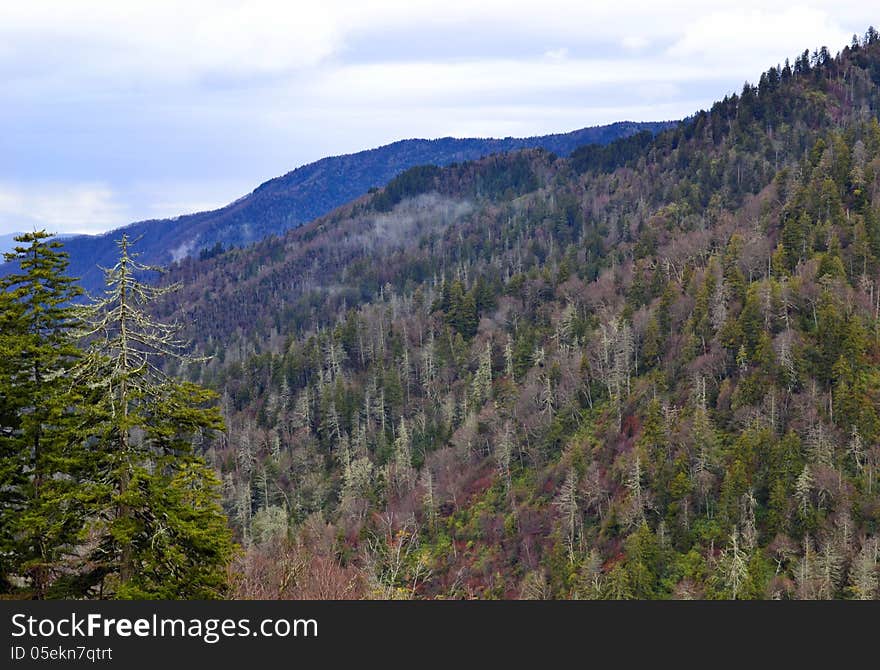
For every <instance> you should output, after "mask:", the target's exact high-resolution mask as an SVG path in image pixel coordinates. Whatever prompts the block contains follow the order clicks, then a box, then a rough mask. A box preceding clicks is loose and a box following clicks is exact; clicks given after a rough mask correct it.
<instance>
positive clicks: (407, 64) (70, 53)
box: [0, 0, 875, 232]
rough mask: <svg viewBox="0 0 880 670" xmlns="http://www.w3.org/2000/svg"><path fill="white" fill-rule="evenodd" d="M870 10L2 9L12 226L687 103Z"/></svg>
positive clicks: (270, 5)
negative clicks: (334, 158) (335, 161)
mask: <svg viewBox="0 0 880 670" xmlns="http://www.w3.org/2000/svg"><path fill="white" fill-rule="evenodd" d="M874 12H875V8H874V7H872V6H870V5H869V4H868V3H864V2H860V1H856V0H842V1H841V2H837V3H835V5H834V8H833V10H830V9H828V5H827V3H823V2H819V1H818V0H800V1H797V0H796V4H793V5H786V6H780V7H773V6H772V5H768V4H767V3H766V2H762V1H760V0H740V1H739V2H737V4H736V5H735V6H725V7H724V8H720V6H719V5H717V4H716V5H711V4H710V5H707V4H706V3H705V2H704V1H703V0H677V1H676V2H669V3H656V2H653V1H648V0H631V1H626V0H591V1H590V2H583V0H544V2H541V3H539V4H536V3H534V1H533V0H482V1H481V2H479V3H474V2H473V0H444V2H442V3H438V2H436V1H429V0H371V1H370V2H363V1H362V0H321V2H311V3H306V2H290V0H189V1H188V2H179V1H177V0H149V1H147V0H126V2H106V0H77V2H70V0H39V1H37V2H17V3H13V2H2V3H0V77H2V79H3V83H4V84H3V87H2V89H0V126H2V127H3V128H4V132H3V133H2V134H0V232H2V231H3V230H17V229H21V228H22V227H30V226H31V225H32V224H33V225H40V226H42V225H45V226H48V227H56V228H58V229H59V230H63V231H65V232H66V231H69V230H75V229H77V230H99V229H102V228H105V227H112V226H118V225H122V224H124V223H127V222H129V221H132V220H139V219H144V218H153V217H160V216H173V215H176V214H181V213H184V212H185V211H192V210H194V209H205V208H209V207H214V206H218V205H221V204H223V203H226V202H229V201H231V200H233V199H235V198H237V197H239V196H240V195H242V194H243V193H246V192H247V191H249V190H250V189H252V188H253V187H254V186H255V185H256V184H257V183H259V182H260V181H261V180H265V179H267V178H270V177H272V176H275V175H277V174H281V173H284V172H286V171H288V170H290V169H293V168H294V167H296V166H298V165H301V164H303V163H306V162H309V161H311V160H316V159H318V158H320V157H322V156H325V155H332V154H337V153H344V152H352V151H358V150H360V149H364V148H369V147H372V146H377V145H378V144H383V143H386V142H390V141H393V140H396V139H400V138H403V137H437V136H443V135H460V136H461V135H483V136H486V135H495V136H502V135H535V134H543V133H546V132H560V131H565V130H572V129H575V128H578V127H583V126H586V125H595V124H600V123H610V122H613V121H615V120H620V119H623V118H626V119H634V120H648V119H668V118H675V117H680V116H684V115H686V114H689V113H692V112H693V111H696V109H699V108H700V107H705V106H707V105H708V104H710V103H711V102H712V101H713V100H715V99H717V98H720V97H723V95H724V94H726V93H729V92H732V91H734V90H736V89H738V88H739V87H741V85H742V82H743V80H746V79H748V80H750V81H755V80H756V79H757V78H758V76H759V75H760V72H761V71H762V70H764V69H766V68H767V67H769V66H770V65H773V64H775V63H778V62H780V61H782V60H784V59H785V58H786V57H794V56H796V55H797V54H799V53H800V52H802V51H803V50H804V49H805V48H808V47H809V48H810V49H812V48H814V47H817V46H821V45H823V44H826V45H828V46H829V48H830V49H831V50H832V52H834V51H836V50H838V49H840V48H841V47H843V46H844V44H846V43H848V42H849V37H850V35H851V33H852V32H853V31H855V32H859V33H861V32H863V31H864V30H865V28H867V26H868V24H869V23H870V22H871V20H872V19H873V18H875V17H872V16H871V15H872V14H873V13H874Z"/></svg>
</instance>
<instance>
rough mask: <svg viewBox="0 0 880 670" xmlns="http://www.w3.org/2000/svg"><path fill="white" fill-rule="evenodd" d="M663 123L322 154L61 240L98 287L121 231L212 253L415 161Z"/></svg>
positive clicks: (174, 251) (585, 140)
mask: <svg viewBox="0 0 880 670" xmlns="http://www.w3.org/2000/svg"><path fill="white" fill-rule="evenodd" d="M669 125H670V124H669V123H632V122H620V123H614V124H611V125H608V126H598V127H593V128H583V129H581V130H576V131H573V132H571V133H564V134H558V135H546V136H543V137H529V138H506V139H455V138H451V137H447V138H443V139H438V140H420V139H414V140H401V141H399V142H394V143H393V144H388V145H385V146H382V147H379V148H377V149H370V150H368V151H361V152H358V153H355V154H349V155H345V156H334V157H330V158H323V159H321V160H319V161H316V162H314V163H310V164H308V165H304V166H302V167H300V168H297V169H296V170H293V171H292V172H289V173H287V174H286V175H283V176H281V177H277V178H275V179H271V180H270V181H267V182H266V183H264V184H262V185H260V186H258V187H257V188H256V189H254V191H253V192H251V193H249V194H248V195H245V196H243V197H242V198H239V199H238V200H236V201H235V202H233V203H231V204H229V205H227V206H225V207H222V208H220V209H217V210H213V211H209V212H200V213H197V214H188V215H184V216H179V217H176V218H173V219H162V220H153V221H142V222H139V223H133V224H131V225H129V226H126V227H125V228H124V229H122V230H116V231H112V232H110V233H107V234H105V235H98V236H81V237H76V238H73V239H70V240H69V241H68V242H67V243H66V244H67V250H68V252H69V253H70V258H71V272H72V273H73V274H74V275H75V276H77V277H80V282H81V284H82V285H83V287H85V288H86V289H87V290H90V291H94V290H96V289H98V288H100V283H101V277H102V275H101V272H100V270H98V267H97V266H99V265H100V266H104V267H106V266H108V265H112V264H113V260H114V254H115V253H116V247H115V240H116V239H118V238H119V236H120V235H121V234H122V232H127V233H128V234H129V235H130V236H131V237H133V238H136V237H141V241H140V245H139V246H140V253H141V254H142V256H141V260H143V261H144V262H145V263H148V264H152V265H162V266H164V265H167V264H168V263H170V262H171V261H172V260H176V259H180V258H183V257H186V256H190V255H199V253H200V252H202V251H203V250H216V249H215V247H216V245H221V246H222V247H225V248H229V247H233V246H245V245H247V244H250V243H252V242H255V241H258V240H261V239H263V238H265V237H268V236H270V235H281V234H282V233H284V232H285V231H286V230H289V229H291V228H296V227H297V226H299V225H302V224H303V223H305V222H307V221H311V220H312V219H314V218H317V217H318V216H321V215H322V214H326V213H327V212H329V211H330V210H332V209H334V208H336V207H338V206H340V205H342V204H344V203H346V202H348V201H350V200H353V199H354V198H357V197H359V196H361V195H363V194H364V193H366V192H367V191H368V190H369V189H370V188H375V187H378V186H383V185H384V184H386V183H387V182H388V181H390V180H391V179H392V178H393V177H394V176H396V175H397V174H399V173H401V172H403V171H404V170H406V169H407V168H410V167H413V166H416V165H448V164H450V163H455V162H461V161H466V160H472V159H476V158H480V157H482V156H486V155H488V154H491V153H500V152H505V151H514V150H517V149H522V148H525V147H543V148H545V149H547V150H548V151H552V152H554V153H557V154H559V155H567V154H569V153H570V152H571V151H572V150H574V149H575V148H576V147H579V146H581V145H584V144H590V143H598V144H605V143H608V142H610V141H612V140H614V139H617V138H618V137H625V136H628V135H632V134H634V133H637V132H640V131H651V132H656V131H657V130H660V129H662V128H666V127H668V126H669ZM0 273H2V269H0Z"/></svg>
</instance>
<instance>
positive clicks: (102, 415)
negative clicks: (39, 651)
mask: <svg viewBox="0 0 880 670" xmlns="http://www.w3.org/2000/svg"><path fill="white" fill-rule="evenodd" d="M129 248H130V242H129V240H128V238H127V237H126V236H123V237H122V239H121V240H120V241H119V249H120V257H119V262H118V263H117V264H116V265H115V266H114V267H113V268H112V269H110V270H107V271H106V283H107V290H106V291H105V294H104V296H103V297H102V298H100V299H97V300H95V301H94V302H93V303H92V304H90V305H89V306H88V307H86V308H85V309H84V310H83V318H84V321H85V322H86V323H87V324H88V328H87V335H86V336H87V337H88V338H89V347H88V351H87V352H86V354H85V356H84V358H83V361H82V363H81V364H80V365H79V366H78V368H77V371H76V372H77V380H78V382H79V383H80V384H82V385H83V386H84V387H86V388H87V389H88V391H87V392H88V394H89V401H90V402H88V404H87V409H86V413H87V418H88V422H87V429H86V434H85V437H86V440H87V442H88V444H89V445H90V446H91V448H92V449H94V450H95V451H96V452H97V453H98V454H99V463H98V473H97V474H98V477H99V479H100V481H102V482H107V483H108V486H107V488H106V491H105V492H104V496H103V497H102V498H101V500H100V501H99V502H100V505H99V507H98V509H97V510H96V512H97V514H96V523H95V526H96V527H95V534H96V536H97V538H98V540H97V542H96V543H95V546H94V547H93V548H92V552H91V556H90V558H91V560H92V564H93V567H92V570H91V572H90V573H89V575H88V578H87V580H86V581H87V582H88V583H90V584H95V585H98V586H99V588H100V592H101V593H102V594H103V593H107V591H109V592H110V594H111V595H113V596H114V597H119V598H211V597H219V596H221V595H222V594H223V592H224V587H225V578H224V575H225V567H226V565H227V563H228V562H229V560H230V558H231V554H232V551H233V545H232V542H231V535H230V532H229V530H228V529H227V527H226V524H225V518H224V516H223V514H222V511H221V509H220V507H219V504H218V482H217V479H216V477H215V476H214V475H213V473H212V472H211V471H210V469H209V468H208V467H207V466H206V464H205V462H204V461H203V459H202V458H201V457H200V456H199V455H198V454H197V453H196V449H195V447H196V445H197V444H198V442H199V440H200V439H201V438H202V437H203V436H204V435H205V434H206V433H210V432H211V431H216V430H221V429H222V427H223V425H222V420H221V417H220V413H219V411H218V410H217V408H216V407H214V406H213V403H214V401H215V395H214V394H213V393H211V392H209V391H206V390H205V389H202V388H200V387H198V386H196V385H195V384H192V383H187V382H180V381H177V380H175V379H173V378H172V377H170V376H169V375H168V374H166V373H165V372H164V371H163V369H162V367H161V365H162V362H163V361H168V360H176V361H179V362H187V361H192V360H193V358H192V357H189V356H187V355H186V354H185V353H184V346H185V343H184V342H182V341H181V340H180V339H178V337H177V328H176V327H175V326H173V325H168V324H164V323H161V322H159V321H156V320H155V319H153V318H152V316H151V315H150V314H149V311H148V310H149V308H150V306H151V304H152V303H153V302H154V301H155V300H157V299H158V298H160V297H162V296H163V295H165V294H167V293H168V292H169V291H171V290H174V288H175V287H174V286H171V287H166V288H156V287H153V286H149V285H146V284H144V283H142V282H141V281H139V280H138V278H137V277H138V275H139V274H142V273H145V272H147V271H149V270H151V269H152V268H149V267H146V266H144V265H142V264H140V263H138V262H137V260H136V259H135V257H134V255H133V254H132V253H131V252H130V251H129Z"/></svg>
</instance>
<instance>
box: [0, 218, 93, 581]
mask: <svg viewBox="0 0 880 670" xmlns="http://www.w3.org/2000/svg"><path fill="white" fill-rule="evenodd" d="M51 237H52V236H51V235H49V234H48V233H46V232H45V231H39V232H34V233H27V234H24V235H21V236H19V237H16V238H15V239H16V241H17V242H19V243H20V244H19V246H17V247H16V248H15V250H14V251H13V252H12V253H8V254H6V260H7V262H10V263H14V264H17V266H18V271H17V272H15V271H14V272H12V273H10V274H9V275H7V276H5V277H4V278H3V279H2V280H0V287H2V289H3V294H2V295H3V297H2V303H3V304H2V310H0V423H2V427H0V491H2V494H0V495H2V512H0V515H2V516H0V521H2V524H0V526H2V528H3V531H2V532H0V554H2V555H3V556H4V557H6V565H5V566H3V568H2V569H3V570H4V571H5V572H6V573H7V574H8V573H9V572H10V571H11V572H14V573H15V574H17V575H18V576H19V577H21V578H24V579H26V580H27V582H28V583H29V585H30V587H31V589H32V593H33V596H34V597H36V598H44V597H47V596H48V595H53V594H52V593H50V589H51V588H53V585H54V586H55V587H57V588H56V591H57V590H58V588H61V589H62V590H61V591H60V592H58V593H56V595H64V594H65V592H64V590H63V587H61V586H60V585H62V584H64V583H65V580H66V577H67V576H68V575H69V572H70V566H69V565H68V563H69V558H70V557H71V555H72V554H73V553H74V551H75V548H76V546H77V544H78V543H79V535H80V531H81V530H82V528H83V525H84V521H85V515H86V508H87V503H88V499H89V495H90V489H89V487H88V486H81V485H80V484H81V481H80V480H81V478H82V475H83V473H84V471H86V470H87V469H88V467H89V465H88V461H89V459H88V454H87V453H86V452H85V451H84V450H83V449H82V448H81V446H80V445H79V443H78V442H77V441H76V440H75V439H73V429H74V422H75V420H76V414H77V412H76V393H75V392H74V391H73V390H72V389H71V385H70V383H69V379H68V378H67V373H68V372H69V370H70V368H71V366H72V365H73V364H74V362H75V360H76V359H77V357H78V355H79V351H78V349H77V348H76V346H75V336H74V333H73V331H74V329H75V327H76V319H75V318H74V313H73V310H74V308H73V306H72V301H73V300H74V299H75V298H76V297H77V296H78V295H79V294H80V293H81V291H80V289H79V288H78V287H77V286H76V285H75V284H74V280H73V279H72V278H71V277H68V276H66V275H65V274H64V273H65V270H66V268H67V263H68V262H67V254H65V253H63V252H61V251H59V249H60V248H61V246H62V245H61V244H60V243H59V242H55V241H49V240H50V238H51ZM59 579H60V581H59ZM56 582H57V583H56Z"/></svg>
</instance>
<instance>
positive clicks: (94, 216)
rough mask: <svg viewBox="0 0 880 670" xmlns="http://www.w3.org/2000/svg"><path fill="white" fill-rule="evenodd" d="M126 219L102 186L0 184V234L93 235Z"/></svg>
mask: <svg viewBox="0 0 880 670" xmlns="http://www.w3.org/2000/svg"><path fill="white" fill-rule="evenodd" d="M128 216H129V212H128V209H127V207H126V205H124V204H123V203H121V202H119V201H118V200H117V199H116V197H115V194H114V193H113V191H112V190H111V189H110V188H108V187H107V186H106V185H104V184H26V185H21V184H10V183H6V182H0V230H8V231H13V230H31V229H34V228H37V229H39V228H47V229H48V230H49V232H58V233H96V232H101V231H103V230H107V229H109V228H113V227H115V226H118V225H120V224H123V223H126V222H127V220H128Z"/></svg>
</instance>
